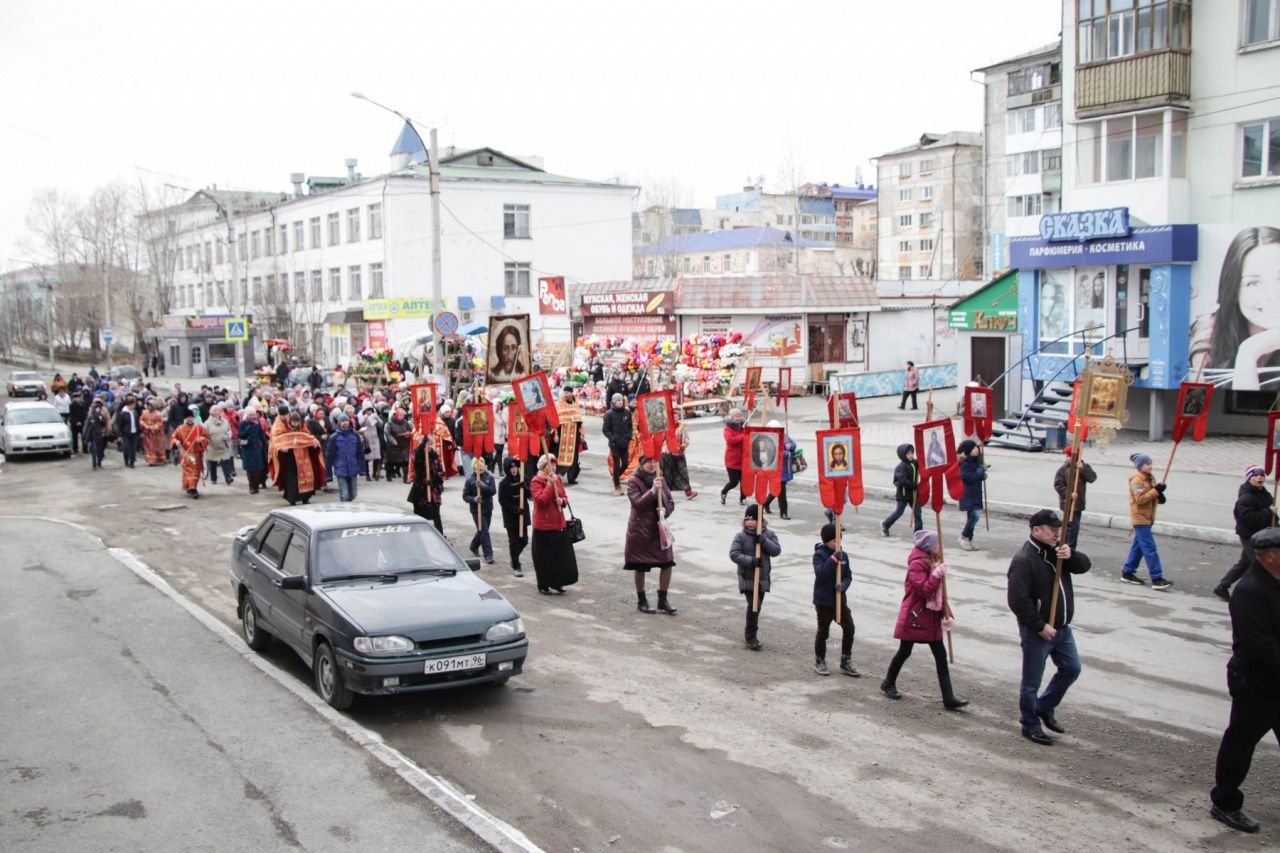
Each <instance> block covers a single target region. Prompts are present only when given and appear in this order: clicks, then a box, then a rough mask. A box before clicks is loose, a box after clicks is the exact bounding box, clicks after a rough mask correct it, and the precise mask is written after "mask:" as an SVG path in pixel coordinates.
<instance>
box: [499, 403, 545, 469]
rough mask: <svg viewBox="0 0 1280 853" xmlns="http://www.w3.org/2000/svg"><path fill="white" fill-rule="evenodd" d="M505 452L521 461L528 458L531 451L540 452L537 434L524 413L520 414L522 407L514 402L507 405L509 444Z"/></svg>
mask: <svg viewBox="0 0 1280 853" xmlns="http://www.w3.org/2000/svg"><path fill="white" fill-rule="evenodd" d="M504 452H505V453H506V454H507V455H508V456H514V457H515V458H516V459H519V460H520V461H521V462H523V461H524V460H526V459H528V458H529V454H530V453H534V454H536V453H537V452H538V448H537V436H536V435H535V434H534V433H533V432H531V431H530V430H529V426H528V424H526V423H525V421H524V415H522V414H520V407H519V406H516V405H514V404H511V405H508V406H507V446H506V447H505V448H504Z"/></svg>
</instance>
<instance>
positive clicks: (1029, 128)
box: [1005, 107, 1036, 134]
mask: <svg viewBox="0 0 1280 853" xmlns="http://www.w3.org/2000/svg"><path fill="white" fill-rule="evenodd" d="M1035 130H1036V108H1035V107H1027V108H1026V109H1022V110H1009V115H1008V117H1007V118H1006V119H1005V131H1006V132H1008V133H1010V134H1014V133H1035Z"/></svg>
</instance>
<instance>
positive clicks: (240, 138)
mask: <svg viewBox="0 0 1280 853" xmlns="http://www.w3.org/2000/svg"><path fill="white" fill-rule="evenodd" d="M1060 8H1061V3H1060V0H963V2H961V1H960V0H787V1H786V2H777V0H774V2H757V0H731V2H721V1H720V0H682V2H667V0H650V2H645V3H623V2H617V0H593V2H586V0H579V1H578V2H569V0H556V1H555V2H547V0H533V2H528V0H526V2H506V0H487V2H483V3H468V2H454V3H448V4H445V3H434V2H424V0H417V2H411V3H409V2H376V3H351V2H341V3H339V2H331V1H330V0H308V2H276V0H258V2H252V3H249V2H239V0H224V2H220V3H216V4H207V3H205V4H194V3H175V2H171V0H170V2H140V0H130V1H129V2H122V1H121V0H110V2H103V0H83V1H82V2H71V0H3V2H2V3H0V80H3V81H4V84H3V86H0V153H2V154H3V165H0V169H2V170H3V178H2V179H0V190H2V191H0V268H3V269H10V268H12V267H13V266H17V265H20V260H21V259H22V258H24V256H25V255H26V252H25V250H24V249H23V240H24V234H25V231H26V227H25V220H26V213H27V207H28V204H29V202H30V200H31V196H32V194H33V193H34V192H36V191H38V190H40V189H43V188H48V187H56V188H58V189H60V190H65V191H69V192H72V193H87V192H88V191H89V190H91V189H92V188H93V187H95V186H98V185H100V184H103V183H106V182H108V181H111V180H113V179H124V180H127V181H130V182H136V181H137V180H138V178H139V177H140V176H141V177H142V178H145V179H146V180H149V181H156V182H161V181H168V182H170V183H175V184H179V185H182V186H186V187H201V186H207V185H209V184H214V183H216V184H217V185H218V186H220V187H239V188H247V189H258V190H287V189H288V188H289V184H288V177H289V173H290V172H294V171H301V172H305V173H307V174H318V175H338V174H342V173H343V172H344V167H343V159H344V158H347V157H355V158H357V159H358V160H359V161H360V164H359V169H360V171H361V172H363V173H365V174H366V175H368V174H376V173H379V172H382V171H385V169H386V168H387V164H388V156H387V155H388V152H389V151H390V149H391V145H392V143H393V142H394V141H395V138H396V135H397V134H398V133H399V130H400V126H399V122H398V120H397V119H396V118H395V117H394V116H392V115H389V114H387V113H384V112H382V111H380V110H378V109H376V108H374V107H373V106H371V105H369V104H367V103H364V102H361V101H357V100H355V99H353V98H351V97H350V95H349V93H350V92H351V91H353V90H360V91H363V92H365V93H367V94H368V95H369V96H371V97H373V98H375V99H377V100H380V101H382V102H383V103H386V104H389V105H391V106H394V107H395V108H397V109H399V110H400V111H402V112H405V113H407V114H409V115H410V116H411V117H413V118H414V119H415V120H417V119H422V120H423V121H424V122H433V121H434V122H436V123H437V125H438V126H439V127H440V128H441V131H440V143H441V146H442V147H443V146H445V145H448V144H456V145H458V146H460V147H474V146H481V145H487V146H491V147H493V148H497V149H499V150H502V151H506V152H508V153H511V154H538V155H541V156H542V157H544V158H545V165H546V168H547V169H548V170H549V171H553V172H559V173H563V174H570V175H575V176H580V177H589V178H599V179H605V178H614V177H621V178H623V179H624V180H626V181H627V182H629V183H635V184H640V185H665V186H668V187H670V186H675V187H677V188H678V191H679V195H680V196H681V197H680V198H679V201H681V202H682V203H684V204H689V205H697V206H705V207H710V206H712V205H713V203H714V199H715V196H716V195H717V194H722V193H729V192H736V191H738V190H739V189H741V187H742V185H743V183H744V181H745V180H746V178H747V177H748V176H751V177H753V178H754V177H755V176H758V175H763V176H764V178H765V185H766V187H769V186H771V185H773V184H775V183H776V182H777V181H778V180H779V177H780V175H781V173H782V172H783V171H784V169H785V164H786V163H788V162H794V163H796V164H798V165H799V166H800V167H801V168H802V171H803V175H804V177H805V179H807V180H812V181H828V182H840V183H853V182H854V180H855V177H856V174H857V169H858V167H862V174H863V177H864V180H866V181H867V182H872V181H874V179H875V172H874V170H873V169H872V168H871V166H870V164H869V163H868V160H869V158H871V157H874V156H876V155H877V154H880V153H883V152H884V151H888V150H891V149H893V148H897V147H900V146H902V145H906V144H910V143H911V142H912V141H914V140H915V139H916V138H918V137H919V135H920V134H921V133H922V132H924V131H947V130H973V131H978V130H981V124H982V87H981V86H980V85H979V84H978V83H976V82H971V80H970V71H971V70H972V69H974V68H978V67H980V66H983V65H987V64H990V63H992V62H995V61H998V60H1001V59H1006V58H1008V57H1010V56H1014V55H1016V54H1018V53H1022V52H1024V51H1027V50H1030V49H1032V48H1035V47H1039V46H1041V45H1043V44H1048V43H1050V42H1052V41H1054V40H1055V39H1056V38H1057V36H1058V32H1059V29H1060ZM139 170H145V171H139Z"/></svg>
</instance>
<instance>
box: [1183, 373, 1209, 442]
mask: <svg viewBox="0 0 1280 853" xmlns="http://www.w3.org/2000/svg"><path fill="white" fill-rule="evenodd" d="M1211 400H1213V386H1212V385H1211V384H1209V383H1208V382H1183V383H1182V385H1181V386H1180V387H1179V388H1178V408H1177V413H1176V414H1175V415H1174V416H1173V441H1174V443H1175V444H1176V443H1178V442H1179V441H1182V437H1183V436H1185V435H1186V434H1187V430H1191V440H1192V441H1200V440H1201V439H1203V438H1204V431H1205V428H1206V427H1207V426H1208V423H1209V403H1210V401H1211Z"/></svg>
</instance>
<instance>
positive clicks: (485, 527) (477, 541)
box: [467, 504, 493, 560]
mask: <svg viewBox="0 0 1280 853" xmlns="http://www.w3.org/2000/svg"><path fill="white" fill-rule="evenodd" d="M467 509H468V510H469V511H470V514H471V522H472V523H473V524H474V523H475V520H476V508H475V504H472V505H471V506H469V507H468V508H467ZM492 513H493V510H492V509H482V510H481V511H480V522H481V523H480V527H479V529H478V530H476V535H475V536H472V537H471V545H470V546H469V547H470V548H471V550H472V551H473V552H475V551H479V552H480V553H481V554H483V555H484V558H485V559H486V560H492V559H493V542H492V541H491V540H490V539H489V520H490V518H491V517H492Z"/></svg>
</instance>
